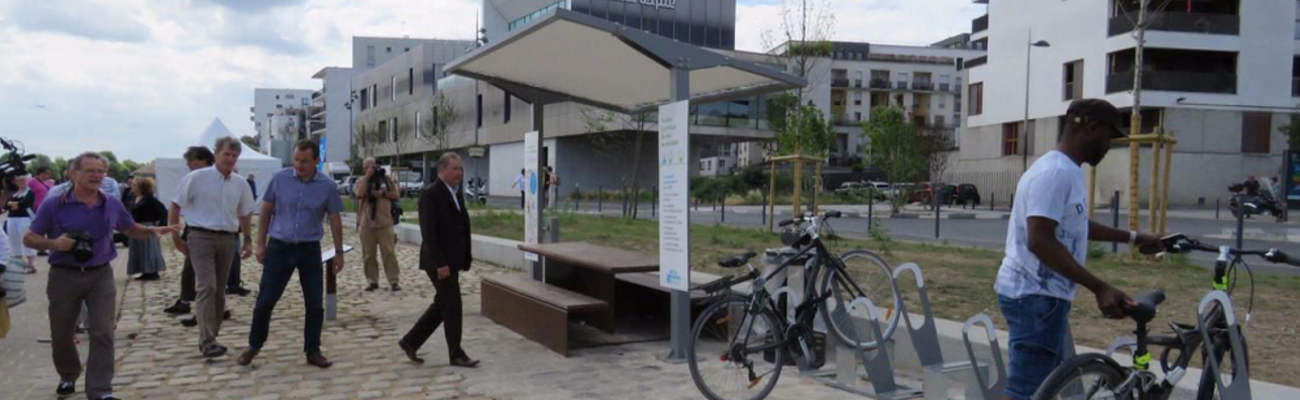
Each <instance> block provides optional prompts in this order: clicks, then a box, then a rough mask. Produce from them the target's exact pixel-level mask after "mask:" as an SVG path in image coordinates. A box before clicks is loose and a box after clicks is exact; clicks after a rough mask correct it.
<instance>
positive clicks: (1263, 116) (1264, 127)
mask: <svg viewBox="0 0 1300 400" xmlns="http://www.w3.org/2000/svg"><path fill="white" fill-rule="evenodd" d="M1272 125H1273V114H1272V113H1266V112H1245V113H1242V114H1241V152H1242V153H1268V150H1269V131H1270V129H1269V127H1270V126H1272Z"/></svg>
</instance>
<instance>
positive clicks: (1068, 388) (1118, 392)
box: [1033, 354, 1136, 400]
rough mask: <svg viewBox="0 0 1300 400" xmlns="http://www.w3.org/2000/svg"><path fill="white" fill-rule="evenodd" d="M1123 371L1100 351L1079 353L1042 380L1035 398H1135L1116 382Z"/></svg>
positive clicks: (1121, 377) (1121, 379) (1119, 379)
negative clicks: (1099, 352)
mask: <svg viewBox="0 0 1300 400" xmlns="http://www.w3.org/2000/svg"><path fill="white" fill-rule="evenodd" d="M1124 379H1125V373H1124V370H1123V369H1122V368H1120V367H1119V364H1116V363H1115V361H1114V360H1112V359H1110V358H1109V357H1106V356H1103V355H1101V354H1081V355H1078V356H1075V357H1074V358H1071V359H1069V360H1065V362H1064V363H1062V364H1061V365H1060V366H1058V367H1056V369H1054V370H1052V373H1051V374H1050V375H1048V376H1047V379H1046V380H1044V381H1043V384H1042V386H1039V387H1038V391H1037V392H1034V397H1033V399H1034V400H1056V399H1060V400H1085V399H1087V400H1110V399H1125V400H1127V399H1134V398H1136V397H1134V396H1133V393H1130V392H1129V391H1128V390H1125V389H1122V388H1120V387H1119V386H1120V385H1121V384H1122V383H1124Z"/></svg>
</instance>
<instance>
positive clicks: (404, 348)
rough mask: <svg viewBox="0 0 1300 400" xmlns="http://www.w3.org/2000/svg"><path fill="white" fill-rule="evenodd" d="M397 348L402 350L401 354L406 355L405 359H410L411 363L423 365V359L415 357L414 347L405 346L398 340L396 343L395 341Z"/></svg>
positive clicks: (404, 343)
mask: <svg viewBox="0 0 1300 400" xmlns="http://www.w3.org/2000/svg"><path fill="white" fill-rule="evenodd" d="M397 347H401V348H402V352H403V353H406V358H407V359H410V360H411V361H413V362H416V363H420V364H423V363H424V359H423V358H420V356H417V355H415V350H416V349H415V348H414V347H411V345H409V344H406V342H403V341H401V340H398V341H397Z"/></svg>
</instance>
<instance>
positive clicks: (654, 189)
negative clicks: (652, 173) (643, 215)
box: [650, 185, 659, 219]
mask: <svg viewBox="0 0 1300 400" xmlns="http://www.w3.org/2000/svg"><path fill="white" fill-rule="evenodd" d="M650 218H652V219H653V218H659V185H650Z"/></svg>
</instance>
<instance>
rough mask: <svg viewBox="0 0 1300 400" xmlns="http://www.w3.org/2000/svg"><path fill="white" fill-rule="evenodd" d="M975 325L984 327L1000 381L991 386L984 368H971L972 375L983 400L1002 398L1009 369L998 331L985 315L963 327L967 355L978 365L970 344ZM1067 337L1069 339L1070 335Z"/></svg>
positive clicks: (977, 316)
mask: <svg viewBox="0 0 1300 400" xmlns="http://www.w3.org/2000/svg"><path fill="white" fill-rule="evenodd" d="M975 324H983V325H984V332H985V335H986V336H987V337H988V341H989V352H990V353H992V355H993V367H994V368H996V371H997V372H998V380H997V381H995V382H992V383H991V384H990V383H989V375H988V373H987V372H986V373H980V370H981V369H983V368H971V372H972V375H973V376H974V378H975V383H976V384H977V385H978V386H979V387H978V389H979V392H980V394H982V396H983V397H981V398H982V399H998V398H1002V394H1003V391H1004V390H1005V389H1006V387H1007V367H1006V364H1004V363H1003V362H1002V347H1001V346H998V334H997V331H995V330H993V320H992V319H989V316H988V315H985V314H984V313H979V314H975V315H974V316H972V317H970V318H969V319H967V320H966V323H965V324H964V325H962V327H961V341H962V344H964V345H966V354H967V355H968V356H970V360H971V363H978V362H979V361H978V359H976V358H975V348H974V347H972V346H971V344H970V343H971V342H970V334H969V331H970V328H971V326H974V325H975ZM1066 336H1067V337H1069V335H1068V334H1067V335H1066ZM1070 347H1073V346H1070ZM1071 353H1073V351H1071ZM968 390H969V388H968ZM967 398H969V397H967Z"/></svg>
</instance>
